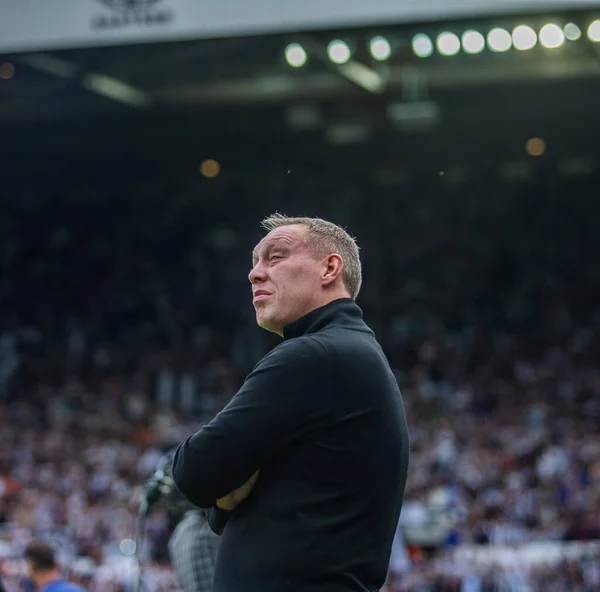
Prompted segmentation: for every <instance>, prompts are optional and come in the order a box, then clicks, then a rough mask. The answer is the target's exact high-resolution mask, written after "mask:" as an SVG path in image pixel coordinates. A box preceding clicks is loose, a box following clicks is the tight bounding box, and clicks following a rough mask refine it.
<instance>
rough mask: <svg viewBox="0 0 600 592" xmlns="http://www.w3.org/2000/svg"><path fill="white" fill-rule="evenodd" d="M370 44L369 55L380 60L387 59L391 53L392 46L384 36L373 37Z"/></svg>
mask: <svg viewBox="0 0 600 592" xmlns="http://www.w3.org/2000/svg"><path fill="white" fill-rule="evenodd" d="M370 46H371V55H372V56H373V58H374V59H376V60H378V61H380V62H383V61H385V60H387V59H389V57H390V56H391V55H392V46H391V45H390V42H389V41H388V40H387V39H386V38H385V37H373V39H371V44H370Z"/></svg>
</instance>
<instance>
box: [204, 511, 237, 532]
mask: <svg viewBox="0 0 600 592" xmlns="http://www.w3.org/2000/svg"><path fill="white" fill-rule="evenodd" d="M229 516H231V512H227V511H226V510H221V508H217V506H213V507H212V508H209V509H208V511H207V519H208V525H209V526H210V529H211V530H212V531H213V532H214V533H215V534H218V535H219V536H221V535H222V534H223V531H224V530H225V525H226V524H227V520H229Z"/></svg>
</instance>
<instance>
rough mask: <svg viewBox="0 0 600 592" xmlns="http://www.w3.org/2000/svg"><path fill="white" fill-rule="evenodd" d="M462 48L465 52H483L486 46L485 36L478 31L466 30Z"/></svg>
mask: <svg viewBox="0 0 600 592" xmlns="http://www.w3.org/2000/svg"><path fill="white" fill-rule="evenodd" d="M461 43H462V48H463V51H464V52H465V53H469V54H476V53H481V52H482V51H483V50H484V48H485V37H484V36H483V35H482V34H481V33H478V32H477V31H473V30H469V31H465V32H464V33H463V34H462V37H461Z"/></svg>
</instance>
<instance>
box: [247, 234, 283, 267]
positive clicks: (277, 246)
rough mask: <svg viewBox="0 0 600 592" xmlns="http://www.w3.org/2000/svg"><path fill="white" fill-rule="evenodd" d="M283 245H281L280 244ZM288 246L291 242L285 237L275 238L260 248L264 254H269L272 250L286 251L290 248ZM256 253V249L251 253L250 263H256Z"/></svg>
mask: <svg viewBox="0 0 600 592" xmlns="http://www.w3.org/2000/svg"><path fill="white" fill-rule="evenodd" d="M282 243H283V244H282ZM290 244H291V241H290V240H289V239H287V238H286V237H283V236H282V237H280V238H277V239H275V240H273V241H272V242H270V243H267V244H266V245H264V246H263V247H262V250H263V251H265V252H267V253H268V252H269V251H272V250H273V249H280V250H282V251H283V250H285V251H288V250H289V248H290ZM258 258H259V257H258V251H257V250H256V249H254V251H252V261H254V262H255V263H256V261H258Z"/></svg>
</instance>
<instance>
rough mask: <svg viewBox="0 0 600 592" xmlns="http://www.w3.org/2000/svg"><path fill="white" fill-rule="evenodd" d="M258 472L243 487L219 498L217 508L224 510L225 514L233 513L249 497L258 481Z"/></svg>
mask: <svg viewBox="0 0 600 592" xmlns="http://www.w3.org/2000/svg"><path fill="white" fill-rule="evenodd" d="M258 473H259V471H256V473H254V475H252V477H250V479H248V481H246V483H244V485H242V486H241V487H238V488H237V489H234V490H233V491H232V492H231V493H228V494H227V495H226V496H225V497H221V498H219V499H218V500H217V508H220V509H221V510H225V511H227V512H233V510H235V509H236V508H237V507H238V506H239V505H240V504H241V503H242V502H243V501H244V500H245V499H246V498H247V497H248V496H249V495H250V492H251V491H252V488H253V487H254V484H255V483H256V480H257V479H258Z"/></svg>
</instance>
